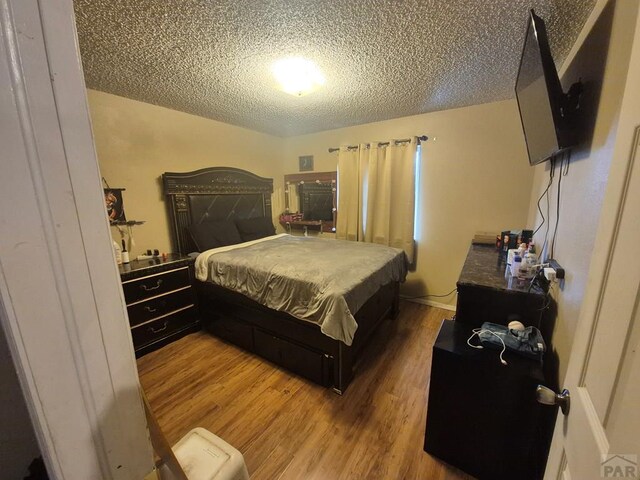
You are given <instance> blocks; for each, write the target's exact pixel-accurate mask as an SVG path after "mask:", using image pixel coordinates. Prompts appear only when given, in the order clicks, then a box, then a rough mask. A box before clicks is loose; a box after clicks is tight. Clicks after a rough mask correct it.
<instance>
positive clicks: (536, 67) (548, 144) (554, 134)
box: [516, 10, 582, 165]
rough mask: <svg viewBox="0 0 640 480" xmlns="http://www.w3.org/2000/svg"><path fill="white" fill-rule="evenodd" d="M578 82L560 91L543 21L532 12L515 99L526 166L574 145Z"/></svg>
mask: <svg viewBox="0 0 640 480" xmlns="http://www.w3.org/2000/svg"><path fill="white" fill-rule="evenodd" d="M581 92H582V84H581V83H580V82H578V83H574V84H573V85H571V88H570V89H569V91H568V92H567V93H564V92H563V91H562V85H561V84H560V79H559V78H558V72H557V71H556V67H555V64H554V63H553V57H552V56H551V50H550V49H549V39H548V38H547V30H546V28H545V25H544V21H543V20H542V19H541V18H540V17H538V16H537V15H536V14H535V13H534V11H533V10H531V14H530V16H529V21H528V23H527V33H526V37H525V40H524V47H523V49H522V57H521V59H520V68H519V69H518V77H517V79H516V98H517V100H518V109H519V110H520V120H521V121H522V129H523V130H524V137H525V140H526V142H527V152H528V153H529V163H530V164H531V165H536V164H538V163H542V162H544V161H546V160H549V159H550V158H552V157H553V156H554V155H557V154H558V153H560V152H562V151H564V150H566V149H568V148H569V147H571V146H573V145H575V144H576V143H577V131H576V130H577V129H576V114H577V111H578V109H579V105H580V104H579V98H580V94H581Z"/></svg>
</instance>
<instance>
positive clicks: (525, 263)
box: [520, 245, 538, 278]
mask: <svg viewBox="0 0 640 480" xmlns="http://www.w3.org/2000/svg"><path fill="white" fill-rule="evenodd" d="M532 247H533V245H530V246H529V251H528V252H527V253H525V254H524V258H523V259H522V265H521V266H520V270H521V274H520V276H522V277H524V278H533V277H534V275H535V274H536V271H535V269H534V268H533V266H534V265H536V264H537V263H538V255H536V254H535V253H534V252H532V251H531V250H532ZM533 250H535V247H533Z"/></svg>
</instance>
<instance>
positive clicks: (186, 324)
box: [119, 254, 200, 357]
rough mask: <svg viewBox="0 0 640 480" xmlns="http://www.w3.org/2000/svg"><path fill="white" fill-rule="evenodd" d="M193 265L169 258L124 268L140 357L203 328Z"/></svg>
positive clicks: (136, 262) (126, 295)
mask: <svg viewBox="0 0 640 480" xmlns="http://www.w3.org/2000/svg"><path fill="white" fill-rule="evenodd" d="M193 263H194V261H193V259H191V258H189V257H184V256H180V255H175V254H169V255H168V256H167V257H166V258H162V257H154V258H151V259H145V260H133V261H132V262H131V263H128V264H124V265H120V267H119V269H120V279H121V281H122V289H123V291H124V298H125V301H126V304H127V312H128V314H129V324H130V326H131V336H132V338H133V347H134V349H135V352H136V357H140V356H142V355H144V354H146V353H148V352H151V351H153V350H155V349H157V348H160V347H162V346H164V345H166V344H168V343H170V342H173V341H174V340H177V339H178V338H180V337H182V336H184V335H186V334H188V333H191V332H194V331H196V330H198V329H199V328H200V321H199V315H198V307H197V296H196V292H195V288H194V271H193Z"/></svg>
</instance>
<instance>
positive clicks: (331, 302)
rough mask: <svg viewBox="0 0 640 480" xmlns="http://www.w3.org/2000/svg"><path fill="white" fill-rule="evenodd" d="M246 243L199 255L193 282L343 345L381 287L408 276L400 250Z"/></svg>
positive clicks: (336, 243)
mask: <svg viewBox="0 0 640 480" xmlns="http://www.w3.org/2000/svg"><path fill="white" fill-rule="evenodd" d="M251 243H252V244H251V245H248V246H244V244H240V245H238V246H237V247H238V248H235V249H233V250H227V251H224V250H226V249H225V248H224V247H223V248H222V249H214V250H209V251H208V252H204V253H202V254H200V256H199V257H198V259H197V261H196V275H197V277H198V279H199V280H202V281H211V282H213V283H215V284H216V285H220V286H222V287H225V288H227V289H230V290H234V291H236V292H239V293H241V294H243V295H245V296H247V297H249V298H251V299H253V300H255V301H257V302H258V303H261V304H262V305H265V306H267V307H269V308H272V309H274V310H280V311H284V312H287V313H289V314H290V315H293V316H294V317H296V318H299V319H302V320H306V321H309V322H313V323H316V324H318V325H320V330H321V331H322V332H323V333H324V334H325V335H328V336H329V337H331V338H334V339H336V340H341V341H343V342H344V343H345V344H347V345H351V343H352V341H353V336H354V334H355V332H356V329H357V328H358V325H357V323H356V321H355V319H354V317H353V313H355V312H357V311H358V310H359V309H360V307H361V306H362V305H363V304H364V303H365V302H366V301H367V300H368V299H369V298H370V297H371V296H372V295H373V294H374V293H375V292H376V291H377V290H378V289H379V288H380V287H381V286H382V285H386V284H388V283H389V282H392V281H404V279H405V277H406V274H407V270H406V261H405V255H404V252H403V251H402V250H399V249H397V248H391V247H386V246H382V245H376V244H372V243H356V242H348V241H343V240H327V239H319V238H311V237H294V236H290V235H281V236H275V237H269V238H268V239H264V241H261V242H257V243H255V242H251ZM220 250H222V251H220Z"/></svg>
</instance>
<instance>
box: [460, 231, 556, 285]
mask: <svg viewBox="0 0 640 480" xmlns="http://www.w3.org/2000/svg"><path fill="white" fill-rule="evenodd" d="M488 266H491V267H490V268H489V267H488ZM505 268H506V260H505V258H504V255H503V254H501V253H500V252H498V251H497V250H496V248H495V247H494V246H493V245H474V244H472V245H471V247H470V248H469V253H468V254H467V259H466V261H465V262H464V267H462V272H461V273H460V278H459V279H458V285H473V286H480V287H486V288H491V289H494V290H499V291H507V292H510V291H511V292H521V293H530V294H532V295H545V292H544V291H543V290H542V289H541V288H540V287H539V286H538V285H534V286H533V287H532V288H531V290H530V291H529V281H528V280H520V279H518V278H513V277H512V276H511V274H507V275H506V276H505Z"/></svg>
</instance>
